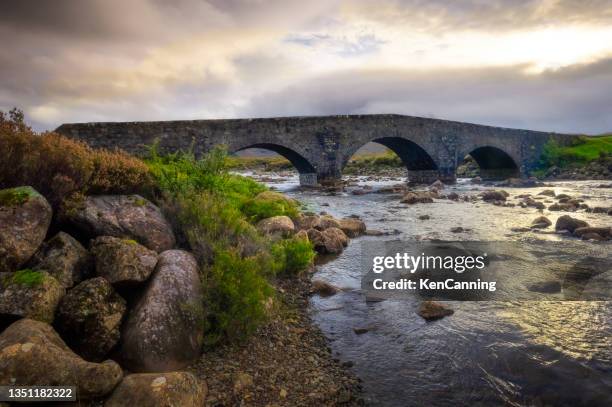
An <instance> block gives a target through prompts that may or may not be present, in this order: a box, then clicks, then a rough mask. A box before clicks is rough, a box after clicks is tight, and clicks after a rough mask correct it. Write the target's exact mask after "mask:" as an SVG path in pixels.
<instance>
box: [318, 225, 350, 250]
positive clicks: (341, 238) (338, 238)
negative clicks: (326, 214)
mask: <svg viewBox="0 0 612 407" xmlns="http://www.w3.org/2000/svg"><path fill="white" fill-rule="evenodd" d="M321 233H322V235H323V241H324V244H325V248H326V250H327V252H328V253H331V254H335V253H341V252H342V250H343V248H345V247H346V246H348V242H349V239H348V237H347V236H346V234H345V233H344V232H343V231H342V229H339V228H335V227H331V228H327V229H325V230H324V231H323V232H321ZM338 247H340V249H339V251H338Z"/></svg>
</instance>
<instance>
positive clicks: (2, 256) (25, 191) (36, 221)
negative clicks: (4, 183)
mask: <svg viewBox="0 0 612 407" xmlns="http://www.w3.org/2000/svg"><path fill="white" fill-rule="evenodd" d="M52 215H53V212H52V210H51V205H49V202H47V200H46V199H45V198H44V197H43V196H42V195H40V194H39V193H38V192H36V191H35V190H34V189H33V188H31V187H18V188H10V189H3V190H1V191H0V225H2V226H0V273H1V272H8V271H16V270H18V269H19V268H20V267H21V266H23V265H24V264H25V262H27V261H28V260H29V259H30V257H32V255H33V254H34V253H35V252H36V250H37V249H38V247H39V246H40V244H41V243H42V242H43V240H44V239H45V236H46V235H47V230H48V229H49V225H50V224H51V217H52Z"/></svg>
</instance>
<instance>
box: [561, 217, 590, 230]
mask: <svg viewBox="0 0 612 407" xmlns="http://www.w3.org/2000/svg"><path fill="white" fill-rule="evenodd" d="M585 226H589V224H588V223H586V222H585V221H583V220H580V219H576V218H572V217H571V216H569V215H563V216H560V217H559V219H557V223H556V224H555V230H567V231H568V232H570V233H574V230H576V229H578V228H583V227H585Z"/></svg>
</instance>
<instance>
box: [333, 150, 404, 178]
mask: <svg viewBox="0 0 612 407" xmlns="http://www.w3.org/2000/svg"><path fill="white" fill-rule="evenodd" d="M401 167H404V163H402V160H401V159H400V158H399V157H398V156H397V154H395V153H394V152H393V151H391V150H387V151H385V152H383V153H373V154H363V155H356V156H354V157H353V158H351V159H350V160H349V162H348V163H347V164H346V167H345V168H344V173H346V174H352V173H356V172H359V171H360V170H368V169H380V168H401Z"/></svg>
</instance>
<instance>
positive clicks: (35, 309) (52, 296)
mask: <svg viewBox="0 0 612 407" xmlns="http://www.w3.org/2000/svg"><path fill="white" fill-rule="evenodd" d="M64 293H65V290H64V287H62V285H61V284H60V283H59V282H58V281H57V280H56V279H55V278H53V277H52V276H50V275H49V273H47V272H45V271H38V270H30V269H24V270H19V271H17V272H16V273H2V274H1V276H0V315H5V316H10V317H22V318H31V319H36V320H38V321H43V322H48V323H51V322H53V318H54V316H55V310H56V308H57V306H58V304H59V302H60V300H61V299H62V297H63V296H64Z"/></svg>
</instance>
